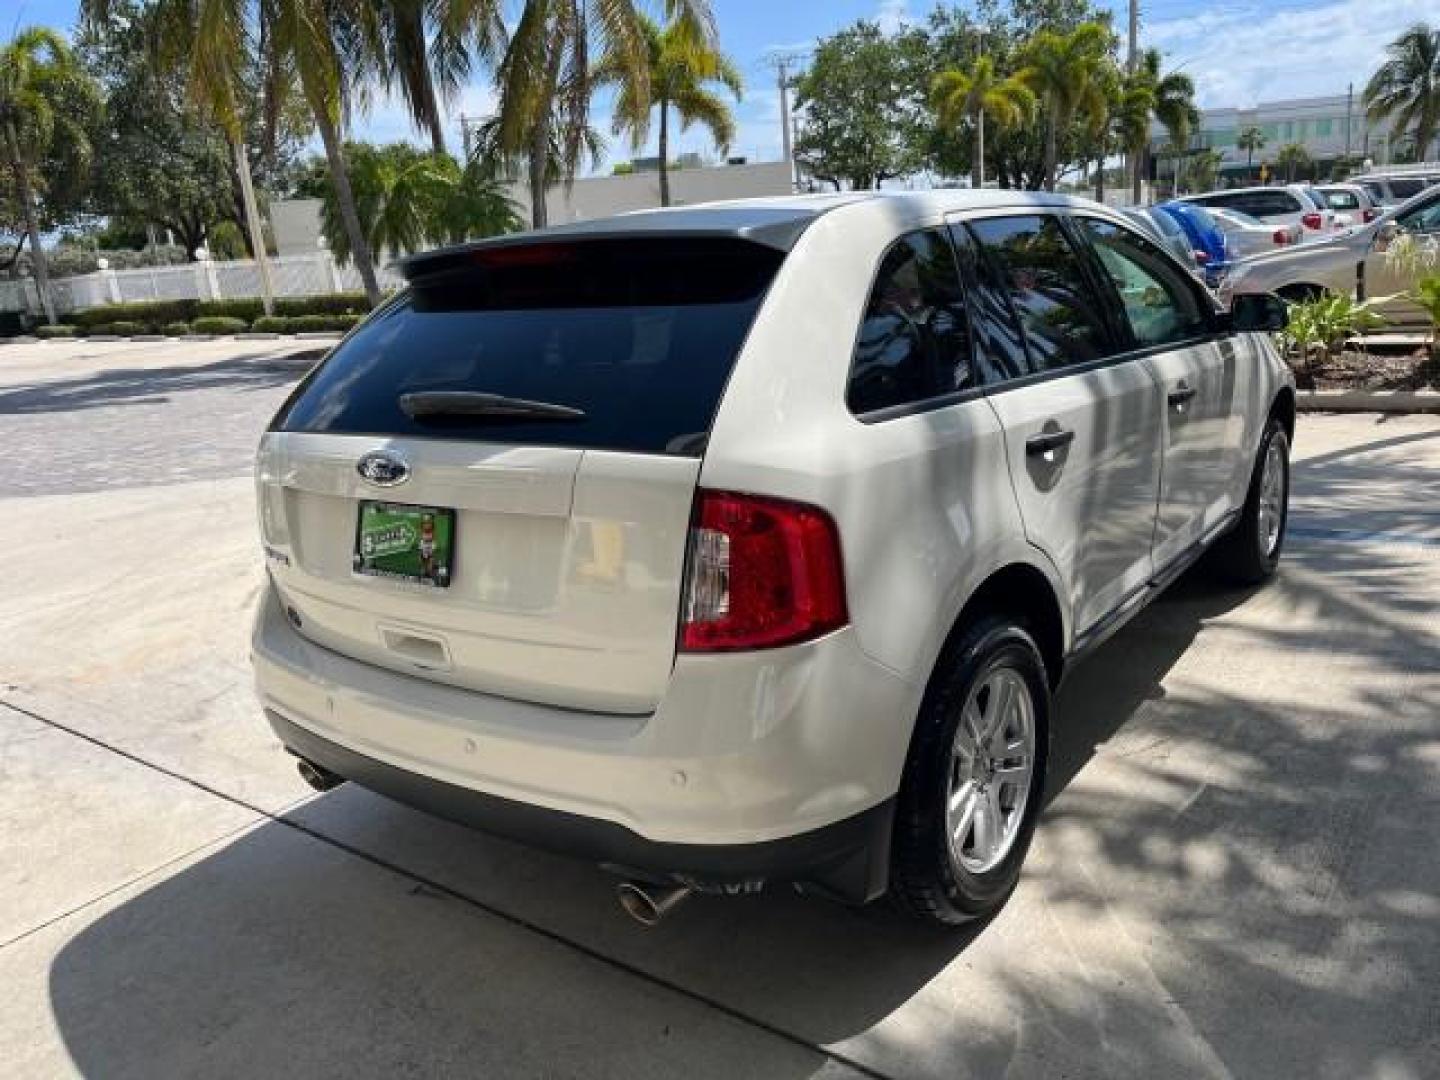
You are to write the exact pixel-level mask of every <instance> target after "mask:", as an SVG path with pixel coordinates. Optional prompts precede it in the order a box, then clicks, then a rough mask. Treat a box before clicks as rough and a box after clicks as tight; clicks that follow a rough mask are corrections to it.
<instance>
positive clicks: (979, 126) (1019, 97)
mask: <svg viewBox="0 0 1440 1080" xmlns="http://www.w3.org/2000/svg"><path fill="white" fill-rule="evenodd" d="M930 101H931V104H932V105H934V107H935V111H936V113H937V114H938V115H939V117H940V122H941V123H942V124H947V125H949V126H952V127H959V126H960V124H961V122H962V121H969V123H970V125H971V128H972V129H973V130H974V132H975V154H974V159H975V161H974V167H973V168H972V169H971V170H970V171H971V174H972V181H973V184H974V186H975V187H977V188H978V187H984V186H985V118H986V117H989V118H990V119H991V120H993V121H994V122H995V124H996V125H997V126H999V127H1005V126H1010V125H1016V124H1020V123H1022V122H1023V121H1025V120H1028V119H1029V118H1030V117H1031V116H1033V115H1034V114H1035V104H1036V101H1035V94H1034V92H1033V91H1031V89H1030V87H1029V86H1028V85H1027V84H1026V81H1025V78H1024V77H1022V76H1020V75H1007V76H1005V77H1003V78H1002V77H1001V76H1000V75H999V74H998V73H997V72H996V70H995V61H994V60H992V59H991V58H990V57H988V56H981V57H978V58H977V59H976V61H975V65H974V67H972V68H971V69H970V70H969V71H962V70H960V69H959V68H951V69H950V70H949V71H942V72H941V73H940V74H939V75H936V76H935V81H934V82H933V83H932V84H931V87H930Z"/></svg>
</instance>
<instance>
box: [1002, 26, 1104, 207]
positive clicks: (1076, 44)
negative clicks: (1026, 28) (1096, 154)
mask: <svg viewBox="0 0 1440 1080" xmlns="http://www.w3.org/2000/svg"><path fill="white" fill-rule="evenodd" d="M1110 44H1111V34H1110V31H1109V30H1108V29H1106V28H1105V27H1104V26H1102V25H1101V24H1100V23H1093V22H1091V23H1081V24H1080V25H1079V26H1077V27H1076V28H1075V29H1074V30H1072V31H1070V32H1069V33H1068V34H1060V33H1056V32H1055V31H1054V30H1041V31H1040V32H1039V33H1037V34H1036V35H1035V36H1034V37H1033V38H1031V39H1030V41H1029V43H1028V44H1027V45H1026V46H1025V48H1024V49H1023V50H1022V51H1021V59H1022V61H1023V62H1024V64H1025V69H1024V75H1025V81H1026V84H1027V85H1028V86H1029V87H1030V88H1031V90H1032V91H1034V92H1035V93H1036V94H1038V95H1039V96H1040V98H1041V99H1042V100H1043V101H1044V102H1045V107H1046V112H1047V114H1048V115H1047V117H1046V123H1045V189H1046V190H1047V191H1054V190H1055V179H1056V173H1057V171H1058V167H1059V161H1058V158H1059V139H1060V133H1061V132H1062V131H1066V130H1068V129H1069V127H1070V124H1071V121H1073V120H1074V119H1075V116H1076V115H1077V114H1082V113H1090V112H1093V111H1095V110H1096V109H1097V108H1098V106H1097V104H1096V99H1097V98H1098V97H1099V96H1100V94H1101V89H1100V87H1099V86H1098V85H1097V84H1096V82H1095V79H1094V75H1095V72H1096V71H1097V70H1098V69H1099V67H1100V64H1101V62H1102V61H1103V60H1104V59H1105V58H1106V56H1107V55H1108V53H1109V51H1110Z"/></svg>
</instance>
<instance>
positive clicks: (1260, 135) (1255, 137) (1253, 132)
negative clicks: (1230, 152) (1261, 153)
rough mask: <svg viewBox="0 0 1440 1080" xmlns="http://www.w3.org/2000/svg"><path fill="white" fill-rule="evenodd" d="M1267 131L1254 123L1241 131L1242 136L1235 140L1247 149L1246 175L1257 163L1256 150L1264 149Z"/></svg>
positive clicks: (1238, 144) (1241, 147) (1242, 147)
mask: <svg viewBox="0 0 1440 1080" xmlns="http://www.w3.org/2000/svg"><path fill="white" fill-rule="evenodd" d="M1266 141H1267V140H1266V138H1265V132H1263V131H1261V130H1260V129H1259V128H1258V127H1255V126H1254V125H1253V124H1252V125H1251V126H1250V127H1247V128H1246V129H1245V130H1244V131H1242V132H1240V137H1239V138H1238V139H1236V140H1235V145H1236V146H1238V147H1239V148H1240V149H1241V150H1244V151H1245V175H1246V176H1249V175H1250V174H1251V173H1252V171H1253V168H1254V165H1255V151H1256V150H1263V149H1264V148H1265V143H1266Z"/></svg>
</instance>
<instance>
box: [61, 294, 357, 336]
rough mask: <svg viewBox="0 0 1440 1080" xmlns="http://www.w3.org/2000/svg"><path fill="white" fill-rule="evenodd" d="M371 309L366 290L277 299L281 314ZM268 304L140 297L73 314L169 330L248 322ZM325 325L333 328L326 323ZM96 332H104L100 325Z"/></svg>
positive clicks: (83, 319)
mask: <svg viewBox="0 0 1440 1080" xmlns="http://www.w3.org/2000/svg"><path fill="white" fill-rule="evenodd" d="M369 310H370V305H369V304H368V303H366V302H365V294H364V293H321V294H319V295H316V296H282V297H278V298H277V299H276V300H275V315H276V316H279V317H281V318H301V317H305V316H320V315H325V316H341V315H356V316H359V315H363V314H365V313H366V312H367V311H369ZM264 312H265V309H264V305H263V304H262V303H261V302H260V299H259V298H258V297H242V298H238V299H234V300H137V301H133V302H131V303H128V304H106V305H105V306H104V307H95V308H86V309H85V310H84V311H77V312H75V313H74V315H73V320H74V323H75V325H76V326H78V327H82V328H85V329H89V328H92V327H97V328H98V327H100V326H104V325H106V324H108V323H115V322H133V323H138V324H139V325H140V326H141V327H142V329H141V330H138V331H135V332H136V333H145V332H147V331H149V332H155V333H159V332H160V331H161V330H166V332H168V329H167V328H168V327H169V326H170V325H171V324H173V323H181V322H184V323H191V322H194V321H195V320H196V319H205V318H225V319H241V320H243V321H244V322H245V323H246V325H249V324H250V323H252V322H254V321H255V320H257V319H261V318H263V317H264ZM323 329H331V327H325V328H323ZM94 332H95V333H100V332H101V331H99V330H98V329H96V330H94Z"/></svg>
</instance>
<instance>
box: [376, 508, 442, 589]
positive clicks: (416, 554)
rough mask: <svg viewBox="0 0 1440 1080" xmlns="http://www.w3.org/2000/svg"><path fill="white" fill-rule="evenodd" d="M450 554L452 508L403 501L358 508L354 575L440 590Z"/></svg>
mask: <svg viewBox="0 0 1440 1080" xmlns="http://www.w3.org/2000/svg"><path fill="white" fill-rule="evenodd" d="M454 551H455V511H454V510H447V509H445V508H443V507H438V506H407V505H405V504H404V503H388V502H369V501H365V502H362V503H361V504H360V520H359V522H358V523H357V524H356V526H355V559H354V563H353V565H354V567H355V572H356V573H357V574H369V575H370V576H371V577H383V578H391V579H393V580H395V581H413V582H416V583H418V584H421V585H430V586H432V587H434V588H437V589H443V588H445V587H446V586H448V585H449V584H450V570H451V559H452V556H453V554H454Z"/></svg>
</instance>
